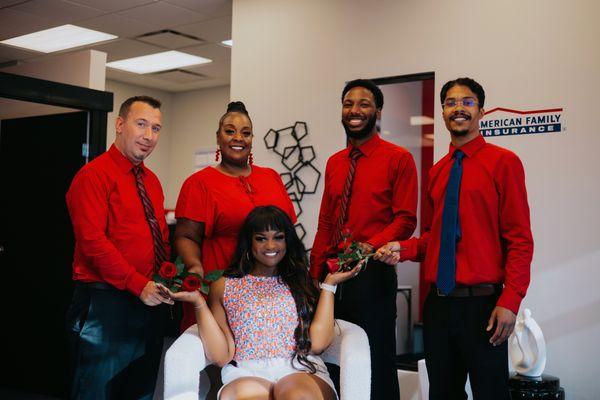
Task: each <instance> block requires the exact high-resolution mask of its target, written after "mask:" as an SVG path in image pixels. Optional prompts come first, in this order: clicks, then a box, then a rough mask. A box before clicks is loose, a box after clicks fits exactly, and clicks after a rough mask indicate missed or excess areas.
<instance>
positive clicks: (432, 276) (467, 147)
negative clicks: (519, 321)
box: [375, 78, 533, 400]
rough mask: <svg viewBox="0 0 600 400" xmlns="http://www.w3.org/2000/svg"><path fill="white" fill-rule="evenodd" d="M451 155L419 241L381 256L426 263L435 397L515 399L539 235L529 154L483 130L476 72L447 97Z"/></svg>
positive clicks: (434, 183) (441, 165) (437, 168)
mask: <svg viewBox="0 0 600 400" xmlns="http://www.w3.org/2000/svg"><path fill="white" fill-rule="evenodd" d="M440 97H441V102H442V107H443V117H444V122H445V124H446V128H447V129H448V131H450V138H451V144H450V149H449V152H448V154H447V155H446V156H445V157H443V158H442V159H441V160H440V161H439V162H437V163H436V164H435V165H434V166H433V167H432V169H431V172H430V178H429V187H428V188H427V194H428V195H427V199H428V202H427V204H426V206H429V207H431V213H429V215H431V218H430V220H428V221H423V222H422V225H423V227H424V233H423V235H422V236H421V237H420V238H411V239H409V240H405V241H400V242H391V243H388V244H387V245H385V246H383V247H381V248H380V249H379V250H378V251H377V255H376V256H375V258H376V259H380V260H382V261H384V262H387V263H389V264H395V263H397V262H398V261H405V260H413V261H423V268H424V272H425V280H426V281H427V282H429V283H430V285H431V287H430V291H429V294H428V296H427V299H426V300H425V305H424V308H423V323H424V337H423V339H424V346H425V361H426V364H427V372H428V375H429V383H430V388H429V398H430V399H444V400H448V399H466V398H467V397H466V393H465V383H466V379H467V374H468V375H469V378H470V382H471V389H472V391H473V395H474V398H475V399H486V400H487V399H502V400H509V399H510V396H509V392H508V348H507V342H506V339H507V338H508V336H509V335H510V334H511V333H512V331H513V328H514V325H515V320H516V314H517V313H518V311H519V306H520V304H521V301H522V300H523V298H524V297H525V293H526V291H527V287H528V285H529V275H530V264H531V259H532V256H533V238H532V234H531V228H530V221H529V206H528V203H527V192H526V189H525V174H524V171H523V165H522V164H521V161H520V160H519V158H518V157H517V155H515V154H514V153H513V152H511V151H509V150H507V149H504V148H501V147H499V146H496V145H493V144H490V143H487V142H486V141H485V139H484V138H483V136H481V134H480V133H479V120H480V119H481V118H482V117H483V115H484V110H483V106H484V101H485V92H484V90H483V88H482V87H481V85H480V84H479V83H477V82H476V81H474V80H473V79H470V78H459V79H455V80H452V81H450V82H447V83H446V84H445V85H444V86H443V88H442V91H441V94H440Z"/></svg>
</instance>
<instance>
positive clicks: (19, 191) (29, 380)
mask: <svg viewBox="0 0 600 400" xmlns="http://www.w3.org/2000/svg"><path fill="white" fill-rule="evenodd" d="M87 124H88V115H87V112H76V113H68V114H58V115H50V116H41V117H29V118H18V119H11V120H3V121H2V122H1V126H0V129H1V130H0V182H2V189H3V190H2V192H3V193H4V194H3V196H0V243H2V246H3V251H2V252H1V253H0V264H1V265H2V266H3V268H2V269H3V277H4V279H3V281H4V282H3V283H4V288H5V290H4V294H5V297H4V301H3V304H4V308H5V310H4V312H3V315H2V318H3V320H4V323H3V328H2V333H1V336H2V341H1V342H0V343H2V344H3V346H5V352H4V354H5V355H6V356H7V357H6V358H5V360H6V361H10V364H8V363H7V365H6V367H8V368H5V372H3V373H2V375H1V376H2V381H3V382H2V386H5V387H10V388H15V389H22V390H27V391H32V392H37V393H46V394H52V395H58V396H61V397H64V396H66V395H67V393H68V385H69V382H68V352H67V341H66V332H65V329H64V315H65V311H66V309H67V306H68V304H69V302H70V296H71V292H72V281H71V263H72V259H73V244H74V239H73V230H72V228H71V222H70V219H69V215H68V212H67V208H66V204H65V193H66V191H67V189H68V187H69V185H70V183H71V180H72V179H73V176H74V175H75V173H76V172H77V171H78V170H79V168H81V167H82V166H83V165H84V164H85V162H86V157H85V155H84V154H83V153H82V148H84V145H87V135H88V126H87ZM9 365H10V367H9Z"/></svg>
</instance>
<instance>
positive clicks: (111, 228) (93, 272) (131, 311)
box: [67, 96, 171, 399]
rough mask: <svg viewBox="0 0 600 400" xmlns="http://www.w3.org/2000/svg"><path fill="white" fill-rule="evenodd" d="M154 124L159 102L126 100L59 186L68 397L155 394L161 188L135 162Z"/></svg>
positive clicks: (163, 254) (146, 150) (162, 246)
mask: <svg viewBox="0 0 600 400" xmlns="http://www.w3.org/2000/svg"><path fill="white" fill-rule="evenodd" d="M161 125H162V122H161V112H160V102H159V101H158V100H155V99H153V98H151V97H147V96H138V97H132V98H130V99H128V100H126V101H125V102H124V103H123V104H122V105H121V108H120V110H119V116H118V117H117V119H116V124H115V127H116V139H115V143H114V144H113V145H112V146H111V148H110V149H109V150H108V151H107V152H106V153H104V154H102V155H101V156H99V157H97V158H96V159H94V160H93V161H91V162H90V163H88V164H87V165H85V166H84V167H83V168H82V169H81V170H80V171H79V172H78V173H77V174H76V175H75V177H74V178H73V182H72V183H71V187H70V188H69V191H68V192H67V207H68V209H69V214H70V215H71V221H72V223H73V229H74V231H75V240H76V244H75V254H74V261H73V279H74V281H75V291H74V293H73V300H72V303H71V306H70V308H69V311H68V313H67V328H68V331H69V340H70V347H71V364H72V368H73V370H72V379H73V380H72V387H71V398H73V399H151V398H152V396H153V392H154V382H155V380H156V374H157V371H158V366H159V362H160V356H161V350H162V332H161V331H162V329H161V322H160V321H161V318H162V312H163V309H164V307H157V306H158V305H161V304H163V303H170V302H171V301H170V300H169V299H165V298H163V297H162V296H161V295H160V292H159V291H158V288H157V287H156V285H155V284H154V282H153V281H152V280H151V279H150V277H151V275H152V273H153V271H154V268H155V265H156V264H157V262H158V260H164V259H165V258H167V257H168V252H169V248H168V229H167V224H166V221H165V217H164V210H163V200H164V196H163V192H162V188H161V185H160V182H159V181H158V178H157V177H156V175H154V174H153V173H152V172H151V171H150V170H149V169H148V168H147V167H146V166H144V164H143V160H144V159H145V158H146V157H147V156H149V155H150V153H151V152H152V150H153V149H154V147H155V146H156V144H157V142H158V138H159V134H160V129H161ZM140 186H141V187H140ZM142 192H145V193H142ZM144 202H145V204H146V206H145V205H144ZM153 235H154V236H153ZM159 256H160V258H159Z"/></svg>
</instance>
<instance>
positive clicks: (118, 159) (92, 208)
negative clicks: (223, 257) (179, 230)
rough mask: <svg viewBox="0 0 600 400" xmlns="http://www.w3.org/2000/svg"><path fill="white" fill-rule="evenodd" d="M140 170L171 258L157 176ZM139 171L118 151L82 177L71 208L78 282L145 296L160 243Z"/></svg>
mask: <svg viewBox="0 0 600 400" xmlns="http://www.w3.org/2000/svg"><path fill="white" fill-rule="evenodd" d="M140 166H141V167H142V170H143V174H144V186H145V187H146V192H147V193H148V196H149V198H150V201H151V202H152V205H153V206H154V213H155V215H156V218H157V219H158V224H159V226H160V229H161V232H162V237H163V240H164V245H165V248H166V249H167V255H168V253H169V250H170V249H169V244H168V240H169V231H168V228H167V222H166V220H165V212H164V208H163V202H164V196H163V191H162V188H161V186H160V182H159V181H158V178H157V177H156V175H154V174H153V173H152V171H150V170H149V169H148V168H146V167H145V166H144V165H143V164H141V165H140ZM133 167H134V164H133V163H131V161H129V160H128V159H127V158H125V156H123V154H121V152H120V151H119V150H118V149H117V148H116V147H115V145H112V146H111V147H110V149H109V150H108V151H107V152H106V153H104V154H102V155H101V156H99V157H97V158H96V159H94V160H92V161H91V162H90V163H88V164H86V165H85V166H84V167H83V168H81V170H79V172H77V174H76V175H75V177H74V178H73V182H72V183H71V187H70V188H69V191H68V192H67V207H68V209H69V214H70V215H71V222H72V223H73V229H74V231H75V241H76V242H75V255H74V260H73V279H74V280H76V281H82V282H106V283H109V284H110V285H112V286H114V287H116V288H117V289H121V290H123V289H126V290H128V291H130V292H131V293H133V294H134V295H136V296H139V295H140V294H141V292H142V290H143V289H144V286H146V284H147V283H148V281H149V280H150V277H151V276H152V273H153V269H154V242H153V239H152V233H151V231H150V226H149V225H148V221H147V220H146V216H145V214H144V207H143V205H142V201H141V199H140V197H139V195H138V192H137V186H136V182H135V176H134V175H133V172H132V168H133Z"/></svg>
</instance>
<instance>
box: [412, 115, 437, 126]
mask: <svg viewBox="0 0 600 400" xmlns="http://www.w3.org/2000/svg"><path fill="white" fill-rule="evenodd" d="M421 125H433V118H431V117H427V116H425V115H419V116H416V117H410V126H421Z"/></svg>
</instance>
